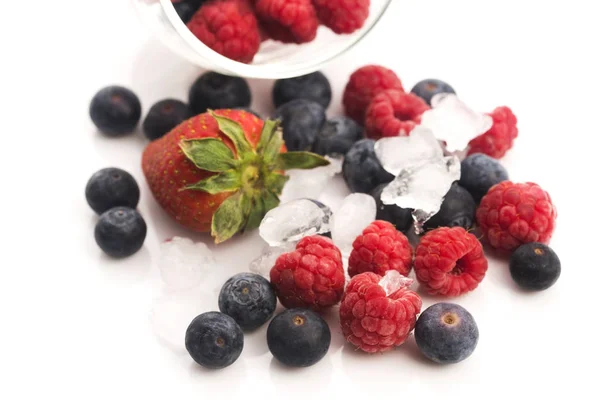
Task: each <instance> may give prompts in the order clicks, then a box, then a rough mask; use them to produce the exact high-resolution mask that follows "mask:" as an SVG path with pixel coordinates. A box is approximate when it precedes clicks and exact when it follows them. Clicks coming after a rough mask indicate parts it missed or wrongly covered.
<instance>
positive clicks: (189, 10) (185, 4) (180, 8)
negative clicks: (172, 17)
mask: <svg viewBox="0 0 600 400" xmlns="http://www.w3.org/2000/svg"><path fill="white" fill-rule="evenodd" d="M204 1H205V0H180V1H179V2H178V3H173V7H175V11H177V15H179V18H181V20H182V21H183V23H184V24H187V23H188V21H189V20H190V19H192V16H193V15H194V14H195V13H196V11H198V9H199V8H200V6H201V5H202V3H203V2H204Z"/></svg>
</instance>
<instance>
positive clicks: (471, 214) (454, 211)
mask: <svg viewBox="0 0 600 400" xmlns="http://www.w3.org/2000/svg"><path fill="white" fill-rule="evenodd" d="M476 208H477V205H476V204H475V200H473V196H471V194H470V193H469V192H468V190H467V189H465V188H463V187H462V186H460V185H458V184H457V183H456V182H455V183H453V184H452V186H451V187H450V190H449V191H448V193H446V197H445V198H444V201H443V202H442V206H441V207H440V211H438V212H437V214H435V215H434V216H433V217H431V219H430V220H429V221H427V222H426V223H425V226H424V228H425V230H430V229H435V228H438V227H440V226H450V227H452V226H462V227H463V228H465V229H467V230H468V229H470V228H471V227H472V226H473V222H474V221H475V209H476Z"/></svg>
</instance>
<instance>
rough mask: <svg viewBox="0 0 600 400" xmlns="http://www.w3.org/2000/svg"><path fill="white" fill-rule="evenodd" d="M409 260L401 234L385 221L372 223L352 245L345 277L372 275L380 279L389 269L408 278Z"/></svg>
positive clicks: (410, 262) (408, 250) (405, 240)
mask: <svg viewBox="0 0 600 400" xmlns="http://www.w3.org/2000/svg"><path fill="white" fill-rule="evenodd" d="M412 257H413V251H412V247H411V246H410V243H409V242H408V239H407V238H406V236H404V234H403V233H402V232H399V231H398V230H397V229H396V228H395V227H394V225H392V224H391V223H389V222H387V221H374V222H372V223H371V224H370V225H369V226H367V227H366V228H365V230H364V231H363V232H362V234H361V235H360V236H358V237H357V238H356V239H355V240H354V243H353V244H352V253H350V258H349V259H348V275H350V276H351V277H352V276H354V275H358V274H361V273H363V272H374V273H376V274H377V275H380V276H384V275H385V273H386V272H387V271H389V270H392V269H393V270H396V271H398V272H399V273H400V274H402V275H404V276H408V273H409V272H410V269H411V266H412Z"/></svg>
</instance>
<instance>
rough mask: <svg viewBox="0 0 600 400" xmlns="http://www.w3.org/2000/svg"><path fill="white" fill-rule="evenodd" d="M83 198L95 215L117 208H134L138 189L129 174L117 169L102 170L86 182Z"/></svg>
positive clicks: (138, 198)
mask: <svg viewBox="0 0 600 400" xmlns="http://www.w3.org/2000/svg"><path fill="white" fill-rule="evenodd" d="M85 198H86V200H87V202H88V204H89V205H90V207H91V208H92V210H94V211H95V212H96V213H97V214H102V213H103V212H105V211H108V210H109V209H111V208H113V207H117V206H123V207H129V208H136V207H137V204H138V201H139V200H140V188H139V187H138V184H137V182H136V181H135V178H134V177H133V176H131V174H130V173H129V172H127V171H123V170H122V169H119V168H104V169H101V170H100V171H98V172H96V173H95V174H94V175H92V177H91V178H90V180H89V181H88V183H87V185H86V187H85Z"/></svg>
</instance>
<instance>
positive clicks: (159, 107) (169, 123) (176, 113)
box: [142, 99, 192, 140]
mask: <svg viewBox="0 0 600 400" xmlns="http://www.w3.org/2000/svg"><path fill="white" fill-rule="evenodd" d="M191 116H192V115H191V112H190V109H189V107H188V106H187V104H185V103H184V102H183V101H179V100H175V99H165V100H161V101H159V102H158V103H156V104H154V105H153V106H152V107H151V108H150V111H148V115H146V118H144V122H143V124H142V129H143V131H144V135H146V137H147V138H148V139H150V140H156V139H158V138H161V137H163V136H164V135H165V134H167V133H169V132H170V131H171V129H173V128H175V127H176V126H177V125H179V124H180V123H182V122H183V121H185V120H186V119H188V118H190V117H191Z"/></svg>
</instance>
